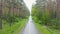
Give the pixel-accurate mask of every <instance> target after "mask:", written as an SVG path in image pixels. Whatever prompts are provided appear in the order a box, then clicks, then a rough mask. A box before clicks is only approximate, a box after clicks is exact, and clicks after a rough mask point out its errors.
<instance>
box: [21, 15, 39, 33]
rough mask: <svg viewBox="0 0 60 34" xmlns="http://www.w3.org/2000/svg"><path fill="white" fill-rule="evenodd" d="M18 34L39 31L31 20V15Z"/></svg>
mask: <svg viewBox="0 0 60 34" xmlns="http://www.w3.org/2000/svg"><path fill="white" fill-rule="evenodd" d="M20 34H39V32H38V31H37V29H36V27H35V25H34V23H33V21H32V17H31V16H30V17H29V20H28V23H27V25H26V26H25V28H24V29H23V31H22V32H21V33H20Z"/></svg>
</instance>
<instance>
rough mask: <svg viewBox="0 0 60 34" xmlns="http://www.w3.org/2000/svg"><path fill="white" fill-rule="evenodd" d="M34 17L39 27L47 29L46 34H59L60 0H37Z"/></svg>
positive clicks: (33, 11) (33, 9) (33, 12)
mask: <svg viewBox="0 0 60 34" xmlns="http://www.w3.org/2000/svg"><path fill="white" fill-rule="evenodd" d="M32 17H33V20H34V21H35V22H36V23H38V24H39V25H38V24H36V25H37V28H38V29H39V28H40V30H41V31H42V30H44V29H45V30H44V31H43V32H45V34H59V33H57V32H60V0H36V4H35V5H33V7H32ZM41 26H43V27H44V28H42V27H41ZM46 30H48V31H49V33H47V32H48V31H46ZM56 30H57V31H56ZM54 31H55V32H54Z"/></svg>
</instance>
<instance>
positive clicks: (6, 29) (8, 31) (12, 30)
mask: <svg viewBox="0 0 60 34" xmlns="http://www.w3.org/2000/svg"><path fill="white" fill-rule="evenodd" d="M18 20H19V22H17V23H14V24H12V25H11V26H10V25H9V24H8V23H6V24H3V28H2V30H0V34H18V33H19V31H21V29H22V28H23V27H24V25H25V23H26V22H27V19H21V20H20V19H18Z"/></svg>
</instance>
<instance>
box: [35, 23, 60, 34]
mask: <svg viewBox="0 0 60 34" xmlns="http://www.w3.org/2000/svg"><path fill="white" fill-rule="evenodd" d="M35 25H36V28H37V29H38V31H39V33H40V34H60V30H55V29H49V28H48V27H46V28H45V27H43V26H42V25H41V24H38V23H35Z"/></svg>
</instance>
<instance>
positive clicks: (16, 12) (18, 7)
mask: <svg viewBox="0 0 60 34" xmlns="http://www.w3.org/2000/svg"><path fill="white" fill-rule="evenodd" d="M12 16H13V17H19V18H25V17H26V16H29V10H28V8H27V7H26V5H25V3H24V2H23V0H0V29H1V28H2V19H4V18H5V19H7V20H9V18H10V17H12ZM11 20H13V19H12V18H11Z"/></svg>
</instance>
